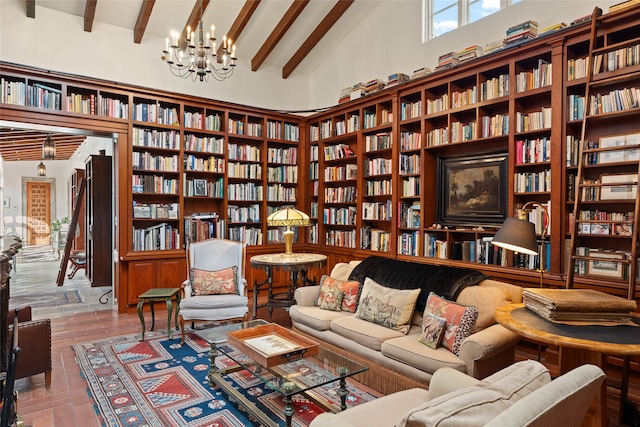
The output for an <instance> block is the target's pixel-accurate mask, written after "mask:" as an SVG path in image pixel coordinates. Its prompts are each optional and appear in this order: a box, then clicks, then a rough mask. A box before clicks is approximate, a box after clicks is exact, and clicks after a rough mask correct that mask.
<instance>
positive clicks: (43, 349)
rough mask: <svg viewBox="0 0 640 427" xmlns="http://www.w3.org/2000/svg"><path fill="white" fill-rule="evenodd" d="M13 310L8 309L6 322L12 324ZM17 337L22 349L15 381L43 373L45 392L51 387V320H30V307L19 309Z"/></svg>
mask: <svg viewBox="0 0 640 427" xmlns="http://www.w3.org/2000/svg"><path fill="white" fill-rule="evenodd" d="M14 317H15V309H9V315H8V322H10V323H11V322H13V319H14ZM18 336H19V340H20V341H19V345H20V347H21V348H22V352H21V353H20V363H18V368H17V370H16V379H20V378H26V377H30V376H32V375H37V374H42V373H44V384H45V387H46V389H47V390H49V388H50V387H51V368H52V365H51V320H49V319H41V320H31V307H30V306H26V307H19V311H18Z"/></svg>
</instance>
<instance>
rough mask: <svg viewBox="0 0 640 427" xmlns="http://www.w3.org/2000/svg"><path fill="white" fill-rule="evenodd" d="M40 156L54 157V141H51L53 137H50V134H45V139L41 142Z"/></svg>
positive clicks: (44, 157)
mask: <svg viewBox="0 0 640 427" xmlns="http://www.w3.org/2000/svg"><path fill="white" fill-rule="evenodd" d="M42 158H43V159H55V158H56V143H55V141H53V139H51V134H49V135H47V139H46V140H45V141H44V142H43V143H42Z"/></svg>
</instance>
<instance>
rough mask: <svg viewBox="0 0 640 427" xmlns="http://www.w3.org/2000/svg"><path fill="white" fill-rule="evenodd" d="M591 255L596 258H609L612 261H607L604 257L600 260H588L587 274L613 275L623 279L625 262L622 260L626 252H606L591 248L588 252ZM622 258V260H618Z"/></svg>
mask: <svg viewBox="0 0 640 427" xmlns="http://www.w3.org/2000/svg"><path fill="white" fill-rule="evenodd" d="M588 256H589V257H594V258H608V259H611V261H607V260H604V259H599V260H589V262H587V274H590V275H594V276H606V277H613V278H616V279H622V276H623V268H622V266H623V262H620V261H622V260H624V259H625V256H624V254H621V253H615V252H605V251H599V250H590V251H589V252H588ZM616 260H620V261H616Z"/></svg>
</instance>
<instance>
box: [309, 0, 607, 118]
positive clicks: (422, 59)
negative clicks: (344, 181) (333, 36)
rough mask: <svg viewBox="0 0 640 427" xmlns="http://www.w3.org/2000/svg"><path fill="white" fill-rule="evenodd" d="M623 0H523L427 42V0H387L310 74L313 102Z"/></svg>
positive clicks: (334, 99) (323, 103)
mask: <svg viewBox="0 0 640 427" xmlns="http://www.w3.org/2000/svg"><path fill="white" fill-rule="evenodd" d="M616 3H619V1H617V0H616V1H607V0H598V1H591V0H555V1H549V0H523V1H522V2H520V3H517V4H515V5H513V6H511V7H508V8H506V9H504V10H502V11H499V12H497V13H495V14H493V15H490V16H487V17H485V18H483V19H481V20H479V21H476V22H473V23H471V24H469V25H467V26H465V27H462V28H458V29H457V30H454V31H452V32H449V33H447V34H443V35H442V36H440V37H437V38H435V39H433V40H431V41H429V42H427V43H425V44H423V43H422V39H421V25H422V24H421V14H422V2H421V1H419V0H396V1H381V2H380V3H379V5H378V6H377V7H376V8H375V9H373V10H372V11H371V12H370V13H369V14H368V15H367V16H366V17H364V18H363V20H362V21H363V22H366V25H360V26H358V27H356V28H354V30H353V31H352V32H351V34H349V37H348V39H345V42H344V43H341V44H340V45H339V46H338V47H337V48H335V49H334V50H333V51H332V52H331V53H330V54H328V55H326V58H327V59H326V60H325V61H324V62H323V63H322V64H319V65H318V66H317V67H316V68H315V69H314V70H313V72H312V74H311V75H310V78H311V82H312V83H311V85H310V91H311V93H310V102H311V103H310V104H309V108H320V107H323V106H328V105H334V104H336V103H337V102H338V98H339V96H340V90H341V89H342V88H344V87H348V86H352V85H354V84H356V83H358V82H367V81H369V80H372V79H376V78H379V79H383V80H386V79H387V78H388V76H389V75H391V74H393V73H398V72H400V73H405V74H407V75H411V73H412V72H413V71H414V70H417V69H419V68H422V67H429V68H431V69H432V70H433V69H435V67H436V65H437V64H438V57H439V56H440V55H443V54H446V53H448V52H451V51H461V50H463V49H465V48H466V47H468V46H470V45H474V44H477V45H479V46H482V47H484V45H486V44H487V43H490V42H493V41H496V40H499V39H502V38H504V37H505V35H506V30H507V28H509V27H510V26H512V25H516V24H518V23H520V22H524V21H526V20H528V19H533V20H535V21H537V22H538V28H539V29H543V28H545V27H548V26H550V25H553V24H556V23H558V22H565V23H566V24H570V23H571V21H573V20H574V19H576V18H578V17H581V16H584V15H589V14H591V13H592V12H593V8H594V7H595V6H599V7H600V8H602V9H603V11H604V12H605V13H606V12H607V11H608V9H609V6H610V5H612V4H616Z"/></svg>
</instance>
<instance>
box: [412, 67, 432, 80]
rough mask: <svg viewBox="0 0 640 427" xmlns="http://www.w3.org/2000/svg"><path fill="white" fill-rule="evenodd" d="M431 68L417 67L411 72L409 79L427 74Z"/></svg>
mask: <svg viewBox="0 0 640 427" xmlns="http://www.w3.org/2000/svg"><path fill="white" fill-rule="evenodd" d="M431 73H432V71H431V68H429V67H422V68H418V69H417V70H415V71H414V72H413V74H411V80H413V79H419V78H420V77H424V76H426V75H428V74H431Z"/></svg>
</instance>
